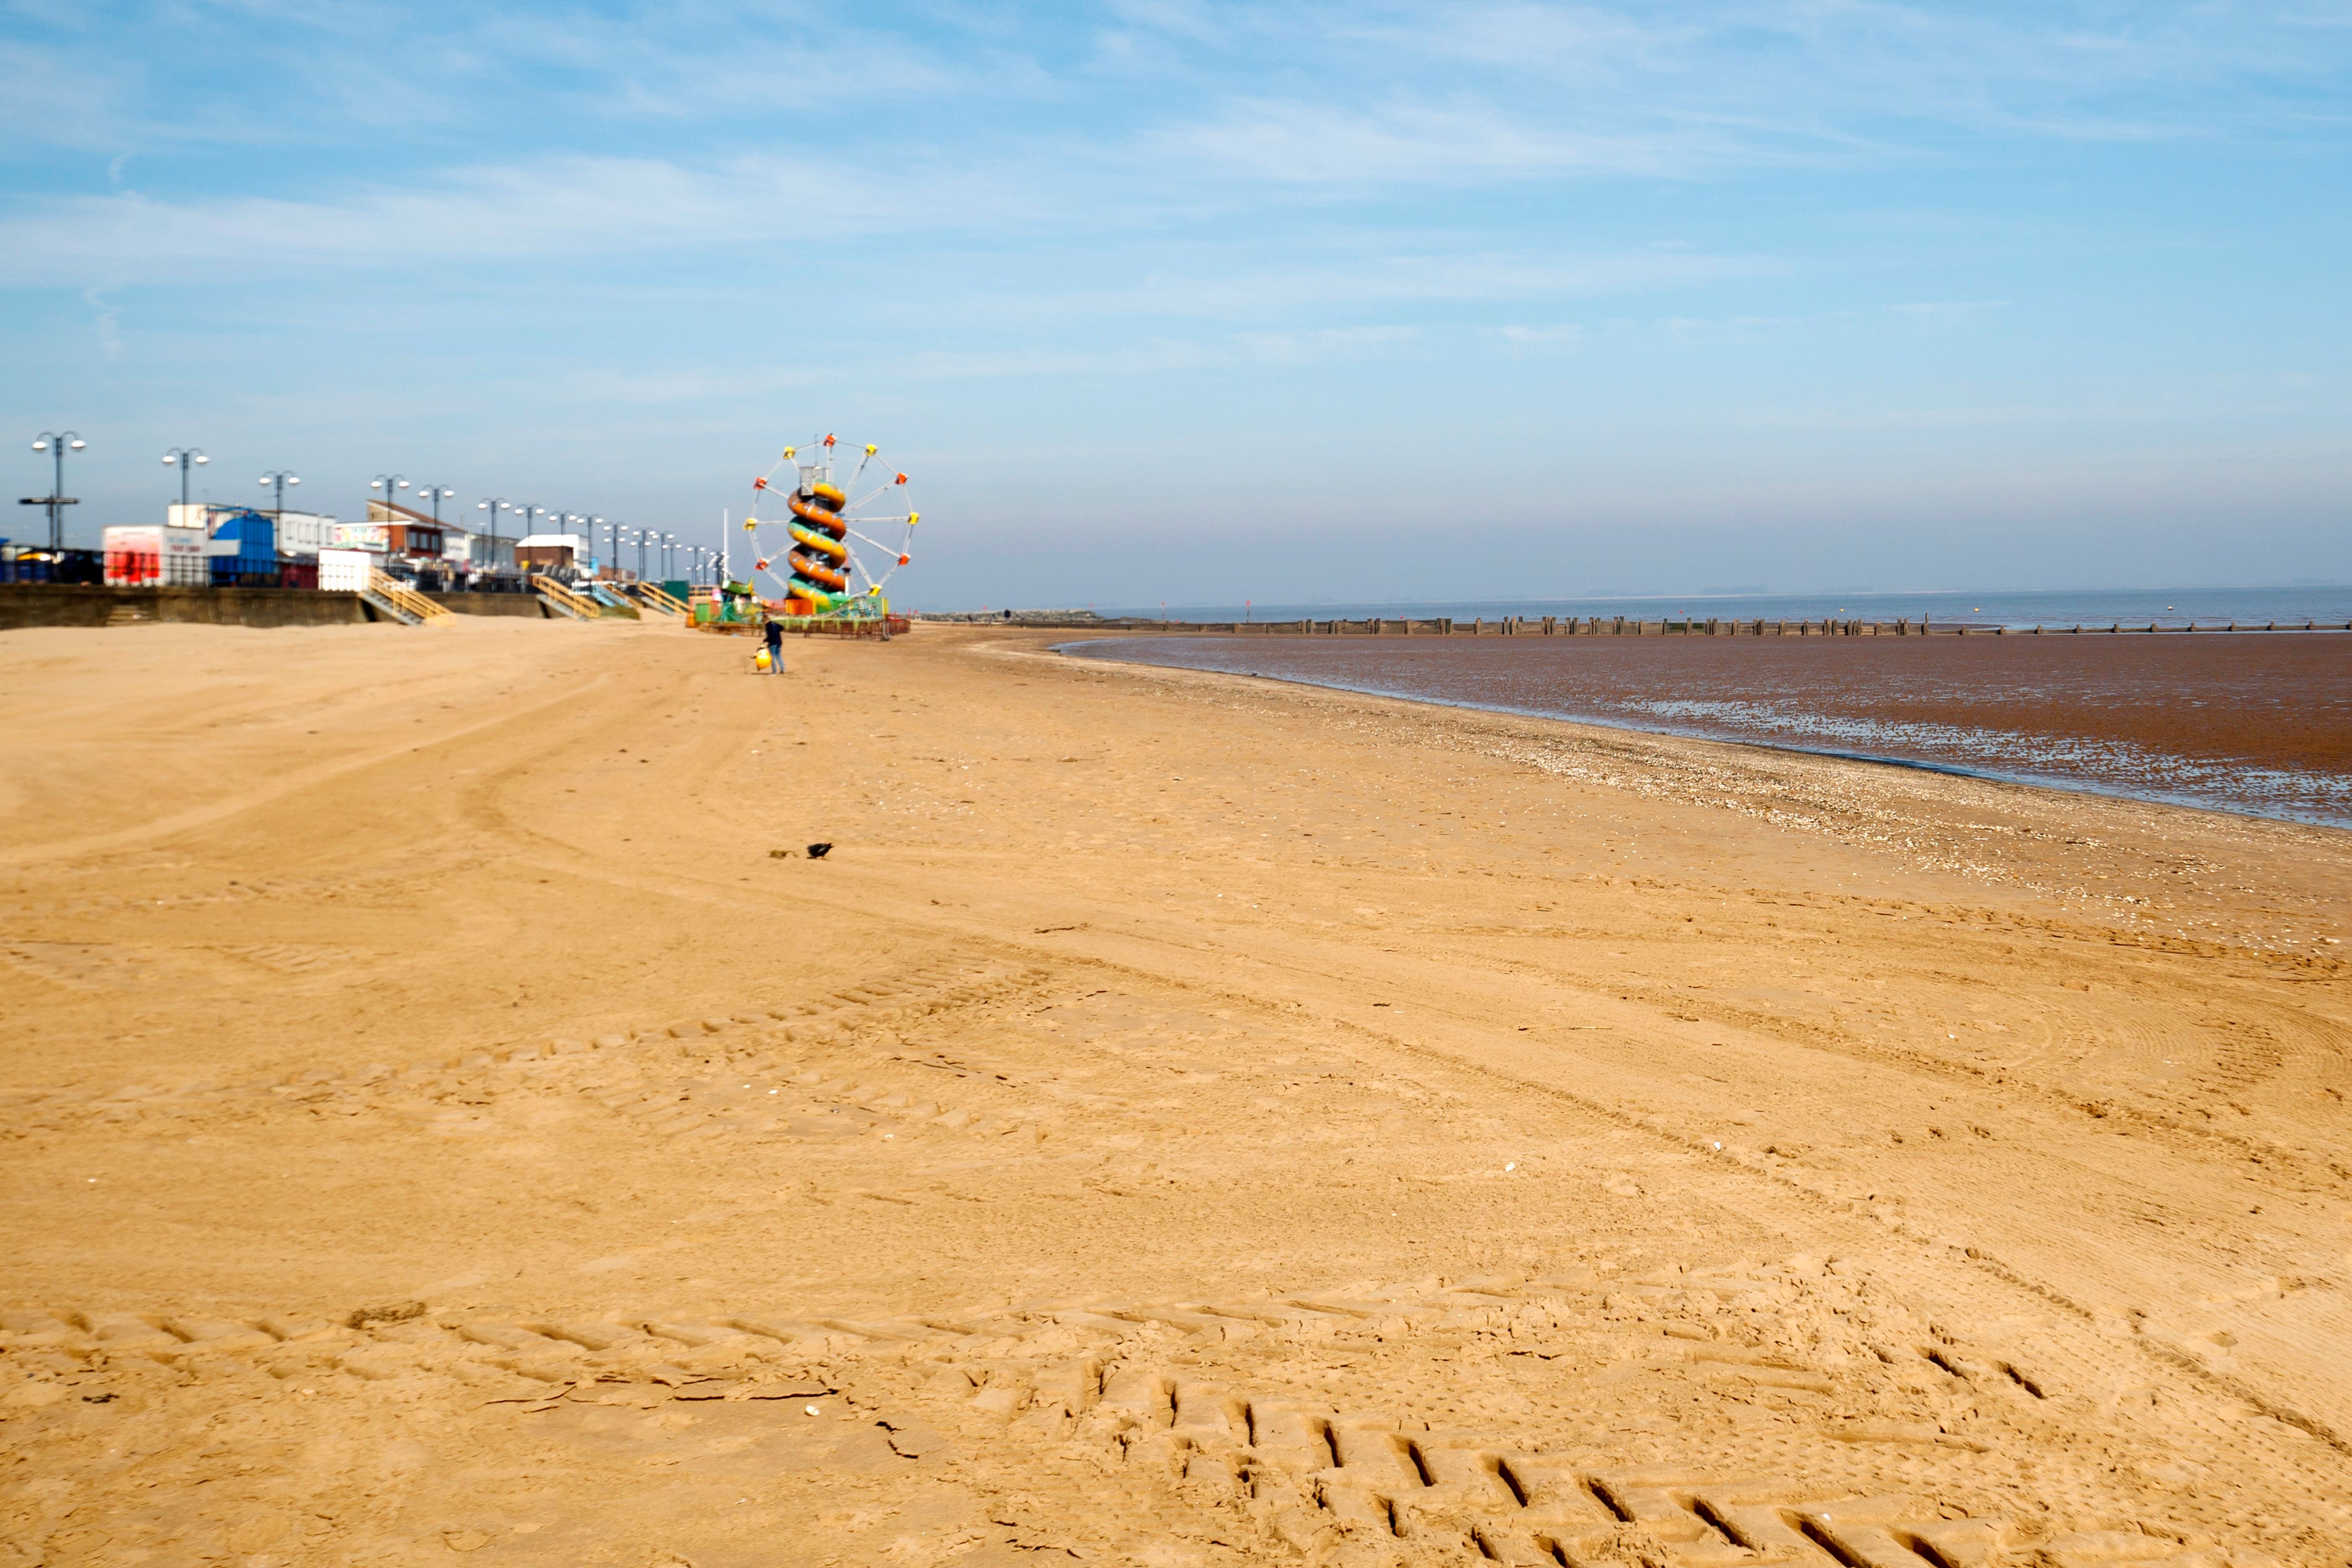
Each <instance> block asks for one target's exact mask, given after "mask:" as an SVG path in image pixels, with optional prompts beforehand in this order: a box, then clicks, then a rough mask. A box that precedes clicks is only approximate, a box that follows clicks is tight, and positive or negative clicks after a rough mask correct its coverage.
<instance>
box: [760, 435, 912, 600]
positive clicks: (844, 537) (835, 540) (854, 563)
mask: <svg viewBox="0 0 2352 1568" xmlns="http://www.w3.org/2000/svg"><path fill="white" fill-rule="evenodd" d="M854 450H857V449H856V448H847V447H844V446H842V445H841V444H839V443H838V442H837V441H836V440H835V437H833V436H831V435H826V436H824V437H823V438H821V439H818V438H812V439H811V440H810V441H809V443H808V444H806V445H805V446H787V447H785V448H784V455H782V457H780V458H778V459H777V460H776V465H775V466H774V467H772V468H771V469H769V470H768V471H767V472H766V473H765V474H763V475H761V476H760V477H759V478H757V479H754V480H753V481H751V488H752V491H753V492H754V497H753V501H752V509H751V514H750V515H749V516H747V517H744V519H743V531H744V532H745V533H748V534H750V535H751V548H752V551H753V558H752V564H753V566H754V567H755V568H756V569H757V570H759V571H760V573H761V575H762V576H764V577H766V578H767V579H768V580H770V581H772V582H774V583H776V584H777V585H778V586H780V587H782V589H783V591H784V613H785V614H786V615H811V616H816V617H819V618H821V619H832V620H856V621H865V620H875V619H879V618H881V617H884V616H887V615H888V614H889V613H890V601H889V600H887V598H885V597H884V596H883V592H882V591H883V588H884V586H885V585H886V584H887V583H888V582H889V580H890V578H891V576H892V574H893V573H895V572H896V571H897V570H898V569H899V568H900V567H902V566H905V565H907V564H908V562H910V561H911V560H913V559H914V557H913V555H912V554H911V553H910V551H911V549H912V548H913V545H914V540H915V525H916V524H917V523H919V522H920V521H921V520H922V514H921V513H920V512H918V511H916V510H915V509H914V507H913V505H912V504H911V502H910V500H909V497H908V485H907V476H906V475H905V474H903V473H901V472H899V471H898V470H897V469H895V468H893V467H891V466H890V465H888V464H884V465H881V466H880V467H879V468H877V467H876V465H875V457H876V455H877V454H878V453H879V452H880V450H881V448H879V447H878V446H870V445H869V446H866V447H865V448H864V449H863V450H862V453H861V455H859V456H858V459H857V463H856V466H855V467H854V468H852V469H850V471H849V473H848V474H847V475H846V476H843V475H842V474H841V473H840V472H839V470H840V466H841V465H844V464H845V462H846V458H847V455H848V454H849V453H850V452H851V451H854ZM803 454H806V455H805V456H803ZM868 471H872V472H873V473H874V474H875V476H876V477H874V478H873V479H871V480H869V479H867V478H866V474H867V473H868ZM778 497H781V498H782V501H783V505H784V515H782V516H781V517H761V516H760V515H759V510H760V507H761V505H762V504H763V503H764V504H767V505H770V506H772V505H773V504H774V503H775V501H776V499H777V498H778ZM893 538H895V539H896V540H897V543H895V544H893V543H891V542H889V541H890V540H891V539H893ZM859 545H864V546H866V548H867V549H868V550H870V551H872V552H873V554H872V555H871V556H870V557H869V556H867V555H864V554H861V553H860V552H859V550H858V549H857V547H858V546H859ZM871 561H878V562H879V563H880V567H881V570H878V571H877V570H875V568H874V566H873V565H872V564H869V562H871ZM859 582H862V583H863V586H862V587H858V586H853V585H854V584H856V583H859Z"/></svg>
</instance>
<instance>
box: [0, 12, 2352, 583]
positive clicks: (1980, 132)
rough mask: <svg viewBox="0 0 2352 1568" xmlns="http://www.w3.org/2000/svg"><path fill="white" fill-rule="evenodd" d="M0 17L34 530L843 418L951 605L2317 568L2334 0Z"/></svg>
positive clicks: (745, 491)
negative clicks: (51, 439) (54, 451)
mask: <svg viewBox="0 0 2352 1568" xmlns="http://www.w3.org/2000/svg"><path fill="white" fill-rule="evenodd" d="M0 17H4V18H5V23H0V126H4V127H5V141H0V167H5V181H6V184H5V193H0V312H5V313H0V321H5V328H0V343H5V348H6V355H5V363H6V366H7V374H6V375H5V378H0V379H4V380H5V385H0V402H5V408H6V420H5V426H0V428H5V429H14V430H16V431H18V432H19V433H20V434H22V436H23V437H24V438H25V442H24V443H19V444H18V445H17V446H16V447H15V448H13V449H14V450H16V452H17V453H18V457H17V458H16V461H15V463H14V465H12V467H11V470H10V471H11V472H12V473H14V474H15V475H16V486H17V487H16V491H15V492H14V494H15V495H29V494H35V493H37V491H39V490H40V489H42V488H44V487H45V486H44V485H43V483H42V481H43V480H44V479H45V477H46V467H45V465H44V464H43V462H42V460H40V459H37V458H36V457H35V456H34V455H33V454H32V453H31V452H30V451H29V449H28V447H27V445H26V444H25V443H28V442H29V439H30V437H31V436H32V435H33V434H36V433H37V432H39V431H42V430H45V429H49V428H53V427H55V426H58V425H59V424H70V425H72V426H73V427H74V428H76V429H78V430H79V431H80V432H81V433H82V434H83V435H84V436H85V437H87V438H88V439H89V442H90V446H89V450H88V451H87V452H86V453H84V454H82V455H80V456H79V457H78V458H77V459H75V460H74V466H73V469H72V471H71V476H70V480H69V485H68V488H69V490H71V491H72V492H73V493H75V494H79V495H80V496H82V497H85V498H86V504H85V505H84V506H83V507H81V508H80V509H79V516H78V517H76V520H75V527H76V530H77V532H82V533H94V530H95V528H96V527H97V525H99V524H101V523H105V522H115V521H146V520H151V519H152V518H153V517H156V516H157V512H158V508H159V507H161V506H162V505H163V501H164V500H165V499H166V498H167V497H170V496H171V495H172V493H173V476H172V475H171V474H170V473H169V472H168V471H167V470H166V469H164V468H163V466H162V465H161V464H160V463H159V462H158V458H159V457H160V456H161V455H162V453H163V449H164V448H165V447H166V446H170V445H174V444H187V445H198V446H202V447H204V448H205V450H206V451H208V452H209V453H210V454H211V455H212V457H213V459H214V462H213V465H211V467H210V468H209V469H208V470H206V471H205V473H206V475H207V481H206V482H207V483H209V485H210V486H211V487H212V491H213V494H214V496H215V497H216V498H224V499H240V500H242V499H252V498H256V497H259V496H260V495H261V491H260V490H259V488H258V487H257V486H255V485H254V484H253V482H252V481H253V479H254V478H255V477H256V476H258V475H259V474H260V473H261V472H263V471H264V470H265V469H267V468H275V467H280V466H286V467H291V468H293V469H294V470H295V471H296V472H298V473H299V474H300V475H301V476H302V477H303V480H304V485H303V486H302V490H301V492H300V494H301V497H302V499H303V500H304V501H305V502H307V503H310V504H313V505H317V506H320V507H324V508H326V509H330V510H337V511H340V512H341V513H343V514H344V515H346V516H352V515H356V514H357V513H358V512H359V511H360V509H361V507H362V502H363V499H364V497H365V494H366V483H367V480H368V478H369V477H370V476H373V475H375V474H378V473H381V472H384V471H386V470H387V469H390V470H394V471H397V472H399V473H402V474H404V475H406V476H410V477H412V478H414V479H416V480H419V481H425V480H433V481H439V482H444V483H447V484H450V485H452V486H456V487H457V489H458V491H459V492H460V497H459V504H460V505H463V506H465V507H467V508H468V509H470V507H471V503H472V502H473V501H474V500H475V499H476V498H478V497H482V496H489V495H501V496H505V497H511V498H514V499H518V500H527V501H533V502H537V503H539V504H541V505H545V506H550V507H562V508H569V509H571V510H574V511H579V512H583V513H584V512H601V513H604V514H605V515H607V516H616V517H624V518H627V519H629V520H630V521H632V522H638V523H646V524H653V525H657V526H661V527H667V528H671V529H672V530H673V531H676V532H678V533H680V534H681V535H691V536H694V537H698V538H705V539H708V540H711V541H713V542H715V541H716V539H717V538H718V534H719V529H718V518H719V512H720V510H721V508H722V507H728V508H733V509H734V510H735V512H736V513H737V515H739V516H740V510H741V507H743V505H744V503H745V501H746V500H747V499H748V498H749V496H750V493H751V492H750V489H749V481H750V479H751V476H753V475H754V474H757V473H760V472H762V471H764V470H765V469H766V468H767V467H768V466H769V465H771V464H772V462H773V461H774V459H775V455H776V453H777V451H778V450H779V449H780V448H781V447H782V445H784V444H787V443H789V442H792V441H793V440H796V439H799V438H803V437H805V436H806V435H807V434H810V433H811V432H813V431H816V430H821V429H834V430H837V431H839V432H840V433H841V434H843V435H844V436H845V438H854V439H856V440H858V441H868V440H871V441H877V442H879V443H881V444H883V445H884V446H885V448H886V450H887V451H888V452H889V453H891V454H892V455H894V456H895V457H896V458H897V459H898V463H899V464H900V465H901V466H903V467H905V468H907V469H908V471H909V472H911V473H912V474H913V475H914V477H915V486H916V495H917V500H918V503H919V505H920V506H921V507H922V509H923V511H924V514H925V521H924V524H923V538H922V540H921V553H920V555H919V559H918V561H917V565H916V567H915V568H914V569H912V570H909V571H908V573H906V574H905V575H904V576H902V577H901V579H900V580H899V582H898V584H897V585H896V586H898V587H900V588H903V589H905V590H906V591H907V593H906V597H907V598H908V599H910V600H912V601H916V602H919V603H922V604H926V605H929V606H932V607H939V608H945V607H950V606H959V605H966V604H979V603H983V602H986V603H995V604H1002V603H1006V602H1017V603H1073V602H1076V603H1086V602H1093V603H1099V604H1105V605H1111V604H1137V603H1150V602H1154V601H1160V600H1163V599H1164V600H1167V601H1171V602H1175V603H1188V602H1190V603H1199V602H1232V601H1234V600H1237V599H1239V598H1241V597H1244V596H1250V597H1255V598H1256V599H1257V600H1259V601H1300V600H1307V599H1313V598H1333V599H1349V598H1380V599H1400V598H1426V599H1474V598H1484V597H1496V596H1506V595H1508V596H1547V595H1560V596H1568V595H1576V594H1582V593H1587V592H1591V591H1597V590H1601V589H1612V590H1618V591H1657V592H1690V591H1702V590H1705V589H1709V588H1717V587H1727V586H1749V585H1753V586H1756V587H1760V588H1769V589H1771V590H1774V591H1808V590H1813V589H1828V588H1843V587H1847V586H1859V585H1864V584H1867V585H1869V586H1874V587H1877V588H1880V589H1887V590H1893V589H1902V588H1927V587H1957V586H1976V587H1984V588H2001V587H2021V588H2022V587H2042V586H2068V587H2080V586H2098V585H2104V584H2154V585H2180V586H2194V585H2199V584H2207V583H2224V582H2277V583H2284V582H2288V581H2292V580H2298V579H2326V580H2352V526H2347V525H2352V356H2347V349H2348V348H2352V331H2348V330H2347V329H2352V303H2347V287H2346V274H2347V267H2346V258H2347V256H2352V244H2347V241H2352V217H2347V213H2352V200H2347V193H2352V158H2347V145H2352V4H2347V3H2345V0H2330V3H2312V4H2305V5H2292V4H2289V5H2228V4H2217V5H2157V4H2148V5H2068V4H2064V3H2063V0H2060V3H2055V4H2044V5H2000V4H1990V5H1883V4H1867V3H1864V4H1843V3H1835V0H1813V3H1805V4H1777V3H1773V0H1753V3H1747V0H1727V3H1724V4H1696V5H1654V6H1609V5H1562V6H1552V5H1533V4H1513V3H1498V4H1477V3H1468V4H1460V5H1448V4H1444V3H1442V0H1440V3H1427V0H1424V3H1422V4H1415V5H1397V6H1384V5H1349V6H1343V7H1328V8H1327V7H1321V6H1318V5H1312V4H1297V5H1278V6H1260V5H1215V4H1190V3H1185V0H1159V3H1151V0H1147V3H1140V4H1112V5H1094V6H1076V5H1073V6H1042V5H1040V6H1027V7H1021V6H990V5H957V4H940V5H921V6H900V7H893V6H889V5H861V6H854V7H824V6H816V5H806V6H803V5H724V4H678V5H630V6H622V5H574V6H554V5H546V6H541V5H496V4H490V5H473V6H446V5H445V6H413V5H398V4H386V3H371V0H349V3H347V0H285V3H280V0H246V3H241V4H207V3H205V0H179V3H176V4H169V5H142V4H106V3H104V0H72V3H67V0H29V3H27V0H8V3H5V4H0ZM10 498H11V499H13V495H12V497H10ZM15 510H16V511H17V512H18V513H20V514H22V515H21V516H20V517H18V518H16V519H12V521H13V522H14V524H15V527H14V529H13V531H16V532H17V533H19V534H20V535H22V534H26V533H30V532H31V531H33V527H34V526H35V519H37V513H35V512H34V510H33V509H32V508H25V507H19V508H15Z"/></svg>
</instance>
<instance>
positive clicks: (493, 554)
mask: <svg viewBox="0 0 2352 1568" xmlns="http://www.w3.org/2000/svg"><path fill="white" fill-rule="evenodd" d="M474 510H476V511H478V512H488V513H489V515H490V566H491V567H492V569H493V570H495V569H496V568H497V566H498V564H499V513H500V512H511V511H515V510H518V508H517V507H516V506H515V505H514V503H513V502H511V501H509V500H508V499H507V498H506V497H504V496H492V497H489V498H488V500H482V501H477V502H475V503H474Z"/></svg>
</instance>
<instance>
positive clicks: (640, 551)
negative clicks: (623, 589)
mask: <svg viewBox="0 0 2352 1568" xmlns="http://www.w3.org/2000/svg"><path fill="white" fill-rule="evenodd" d="M636 539H637V576H638V578H639V579H640V580H642V579H643V578H644V577H645V575H646V530H645V529H643V528H639V529H637V530H636Z"/></svg>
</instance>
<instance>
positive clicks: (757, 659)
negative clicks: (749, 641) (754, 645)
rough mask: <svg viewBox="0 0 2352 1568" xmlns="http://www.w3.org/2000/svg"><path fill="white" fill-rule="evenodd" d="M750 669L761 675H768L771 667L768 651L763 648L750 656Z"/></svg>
mask: <svg viewBox="0 0 2352 1568" xmlns="http://www.w3.org/2000/svg"><path fill="white" fill-rule="evenodd" d="M751 667H752V668H753V669H755V670H757V671H759V672H760V673H761V674H763V675H764V674H767V673H768V671H769V669H770V668H771V667H772V666H771V664H770V663H769V659H768V651H767V650H766V649H765V648H762V649H761V650H760V651H759V652H758V653H754V654H752V655H751Z"/></svg>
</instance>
